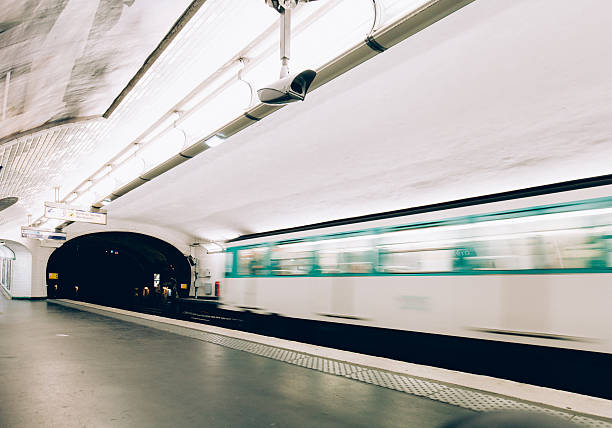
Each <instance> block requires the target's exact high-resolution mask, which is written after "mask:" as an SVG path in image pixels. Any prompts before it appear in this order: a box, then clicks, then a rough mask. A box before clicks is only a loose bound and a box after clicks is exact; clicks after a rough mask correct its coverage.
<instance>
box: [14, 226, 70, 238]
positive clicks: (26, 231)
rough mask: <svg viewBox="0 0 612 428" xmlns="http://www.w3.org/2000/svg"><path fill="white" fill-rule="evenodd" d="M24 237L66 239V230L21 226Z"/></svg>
mask: <svg viewBox="0 0 612 428" xmlns="http://www.w3.org/2000/svg"><path fill="white" fill-rule="evenodd" d="M21 237H22V238H33V239H53V240H56V241H65V240H66V232H56V231H55V230H49V229H37V228H35V227H25V226H22V227H21Z"/></svg>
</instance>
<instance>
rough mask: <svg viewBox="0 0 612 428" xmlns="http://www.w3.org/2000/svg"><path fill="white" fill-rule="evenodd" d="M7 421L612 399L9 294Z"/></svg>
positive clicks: (340, 422) (458, 413)
mask: <svg viewBox="0 0 612 428" xmlns="http://www.w3.org/2000/svg"><path fill="white" fill-rule="evenodd" d="M0 376H1V377H0V379H1V383H0V384H1V385H2V387H1V388H0V427H35V426H44V427H55V426H57V427H73V426H74V427H76V426H78V427H83V426H86V427H90V426H91V427H106V426H109V427H111V426H112V427H117V426H119V427H121V426H129V427H134V426H151V427H153V426H163V427H173V426H181V427H191V426H194V427H195V426H197V427H201V426H209V427H217V426H224V427H242V426H257V427H264V426H265V427H275V426H279V427H280V426H352V427H359V426H364V427H365V426H368V427H371V426H380V427H397V426H403V427H442V426H444V425H445V424H446V423H448V422H449V421H452V420H455V419H457V418H460V417H462V416H467V415H470V414H473V413H474V412H482V411H489V410H498V409H516V410H524V411H530V412H536V413H545V414H548V415H553V416H556V417H558V418H561V419H563V420H566V421H568V420H569V421H572V422H575V423H576V424H577V425H578V426H586V427H612V406H610V404H611V402H610V401H608V400H603V399H598V398H593V397H586V396H581V395H578V394H572V393H566V392H562V391H555V390H550V389H547V388H540V387H533V386H530V385H523V384H517V383H515V382H510V381H504V380H499V379H492V378H487V377H483V376H476V375H468V374H463V373H458V372H451V371H448V370H443V369H435V368H432V367H425V366H417V365H414V364H409V363H404V362H398V361H393V360H388V359H384V358H379V357H371V356H366V355H361V354H355V353H351V352H346V351H339V350H334V349H329V348H323V347H318V346H313V345H307V344H302V343H297V342H291V341H287V340H283V339H276V338H270V337H265V336H260V335H256V334H252V333H246V332H239V331H233V330H228V329H223V328H219V327H213V326H208V325H202V324H197V323H192V322H187V321H180V320H174V319H168V318H164V317H159V316H154V315H147V314H141V313H136V312H129V311H124V310H120V309H114V308H106V307H102V306H98V305H93V304H88V303H83V302H75V301H68V300H48V301H14V300H12V301H9V300H6V299H4V298H2V297H0Z"/></svg>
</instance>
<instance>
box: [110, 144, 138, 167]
mask: <svg viewBox="0 0 612 428" xmlns="http://www.w3.org/2000/svg"><path fill="white" fill-rule="evenodd" d="M140 147H141V145H140V144H130V145H129V146H128V148H127V149H126V150H125V151H124V152H123V153H122V154H121V156H119V157H118V158H117V159H115V160H114V161H113V164H115V165H120V164H122V163H123V162H125V161H126V160H128V159H129V158H130V156H132V155H133V154H134V153H136V152H137V151H138V149H140Z"/></svg>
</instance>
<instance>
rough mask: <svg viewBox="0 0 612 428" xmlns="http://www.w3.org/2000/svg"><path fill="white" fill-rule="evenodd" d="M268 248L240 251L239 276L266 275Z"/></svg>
mask: <svg viewBox="0 0 612 428" xmlns="http://www.w3.org/2000/svg"><path fill="white" fill-rule="evenodd" d="M267 252H268V249H267V247H256V248H248V249H244V250H238V274H239V275H264V274H265V273H266V255H267Z"/></svg>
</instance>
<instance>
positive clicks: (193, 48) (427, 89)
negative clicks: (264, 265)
mask: <svg viewBox="0 0 612 428" xmlns="http://www.w3.org/2000/svg"><path fill="white" fill-rule="evenodd" d="M388 1H389V2H390V4H392V5H401V6H402V7H405V6H406V5H407V4H408V3H410V4H414V5H418V4H421V3H423V1H420V2H419V1H417V0H411V1H410V2H409V1H407V0H406V1H404V0H398V1H395V0H388ZM432 2H435V1H434V0H432V1H430V2H429V3H432ZM194 3H198V2H197V1H196V2H193V3H191V2H188V1H185V0H181V1H172V2H166V1H163V0H146V1H144V0H135V1H127V0H124V1H119V0H99V1H89V0H61V1H60V0H38V1H36V0H30V1H26V0H20V1H9V0H0V10H3V9H2V8H4V10H7V11H8V13H4V14H3V15H2V16H0V19H1V20H2V21H3V22H1V23H0V49H1V50H0V99H2V100H5V99H6V101H7V102H6V108H5V109H3V110H2V111H1V113H2V114H4V115H5V117H4V119H3V120H1V121H0V137H1V138H2V139H1V140H0V162H1V165H3V166H4V168H3V169H2V170H1V171H0V197H5V196H18V197H20V199H21V201H20V203H18V204H17V205H15V206H13V207H10V208H8V209H6V210H5V211H3V212H2V213H0V231H5V230H9V229H8V228H11V229H10V230H13V229H15V228H16V227H17V225H19V224H21V225H23V224H24V223H25V216H26V214H27V213H32V214H34V215H35V216H36V215H37V214H40V211H41V210H42V202H43V201H44V200H49V199H52V197H53V186H55V185H61V186H62V191H61V193H62V195H66V194H68V193H69V192H71V191H72V190H73V189H74V188H75V187H76V186H78V185H79V183H82V182H83V180H86V179H87V178H88V177H90V176H91V175H92V174H94V173H95V172H96V170H98V169H99V168H100V167H102V166H103V165H105V163H108V162H109V160H110V159H112V158H113V156H115V155H116V154H117V153H119V152H120V151H121V150H123V149H124V148H125V147H126V146H128V145H130V144H131V143H134V141H136V142H138V141H139V139H141V137H142V136H143V135H145V134H146V132H148V131H147V130H150V129H151V128H152V127H153V128H154V127H155V126H156V124H158V123H160V122H161V121H166V122H167V119H168V116H167V114H168V112H172V109H173V108H174V107H173V106H179V107H180V106H182V104H181V103H184V102H185V100H189V99H190V96H191V95H190V94H191V93H192V91H193V89H194V88H196V87H199V85H201V84H202V82H203V81H206V79H207V78H208V77H207V76H209V75H215V73H216V71H215V70H221V69H225V68H224V67H226V66H227V64H231V63H232V61H234V62H235V60H236V58H239V57H241V55H243V53H244V52H245V49H246V48H245V46H247V47H248V46H249V43H250V42H252V41H255V40H258V41H265V43H262V46H260V47H259V48H258V49H259V50H257V49H255V50H256V51H257V52H259V53H258V55H260V54H261V52H264V51H265V52H267V53H266V55H267V56H269V57H270V61H271V62H270V64H272V66H273V68H274V74H275V75H276V73H277V67H278V39H277V38H274V37H271V36H270V34H273V35H276V34H277V33H276V28H277V27H276V25H277V24H276V19H277V16H278V15H277V14H276V12H274V11H273V10H272V9H271V8H268V7H266V6H265V4H264V1H263V0H261V1H260V0H256V1H251V0H244V1H242V0H241V1H236V2H227V1H225V0H202V1H200V2H199V3H200V6H202V5H204V6H203V7H201V8H200V9H199V10H198V11H196V12H194V14H193V16H194V18H193V19H191V20H190V21H189V24H188V25H186V26H185V27H184V28H182V29H181V31H179V32H178V34H179V36H178V37H177V38H176V40H175V41H174V42H173V44H171V45H169V47H168V49H167V50H166V51H164V54H163V55H161V56H159V58H158V59H157V60H155V61H153V62H152V65H151V64H150V65H151V67H150V68H149V69H148V71H147V74H144V75H142V76H140V77H141V78H140V79H139V80H138V81H137V82H136V83H135V84H133V85H132V86H133V89H134V90H132V91H131V92H129V93H128V94H127V95H126V96H124V97H123V98H121V97H122V96H123V95H125V93H124V92H122V91H123V89H124V88H126V86H128V87H129V86H130V80H131V79H132V78H133V77H134V76H137V75H138V73H139V70H141V66H142V65H143V63H145V61H146V60H147V58H149V56H150V55H151V54H152V53H153V52H155V50H156V48H157V47H158V46H159V45H160V43H163V40H164V38H165V37H166V36H167V35H168V32H169V31H170V29H171V28H173V25H174V24H175V22H177V19H179V18H180V17H181V15H182V14H183V13H185V11H186V10H187V8H188V6H189V5H190V4H191V5H193V4H194ZM372 3H373V2H372V1H371V0H360V1H359V2H358V1H357V0H345V1H338V2H332V1H331V0H330V1H326V0H321V1H317V2H313V3H308V4H307V5H306V6H305V10H308V11H309V12H308V14H306V15H303V16H302V17H301V18H300V16H299V15H297V17H298V18H297V19H296V21H295V22H294V24H295V26H296V28H298V29H299V28H300V25H302V24H303V23H304V22H307V21H309V20H310V23H311V24H312V25H314V24H319V23H321V22H323V17H324V16H327V15H331V14H332V12H333V7H332V6H334V5H336V4H345V5H348V6H347V9H341V8H339V9H338V11H340V12H338V13H337V14H336V16H335V18H334V19H333V20H331V24H329V23H327V24H326V25H327V27H326V28H333V27H334V26H337V27H341V25H340V24H341V23H342V22H345V21H350V20H349V19H345V20H344V21H342V18H347V16H348V15H347V13H349V12H350V11H351V10H352V9H357V6H356V5H357V4H359V5H361V6H363V7H364V8H370V7H371V5H372ZM378 3H380V2H378ZM361 6H360V7H361ZM393 7H395V6H393ZM415 7H416V6H415ZM326 8H328V9H326ZM364 10H365V9H364ZM368 10H369V9H368ZM364 16H366V15H364ZM610 17H612V3H610V2H609V1H608V0H581V1H576V0H515V1H512V2H508V1H506V0H487V1H484V0H476V1H475V2H473V3H471V4H469V5H468V6H466V7H465V8H463V9H461V10H459V11H458V12H455V13H453V14H452V15H450V16H448V17H447V18H445V19H443V20H442V21H440V22H438V23H436V24H434V25H432V26H431V27H429V28H427V29H425V30H423V31H421V32H419V33H417V34H416V35H414V36H412V37H410V38H409V39H408V40H406V41H404V42H401V43H400V44H399V45H397V46H395V47H393V48H391V49H390V50H388V51H386V52H384V53H382V54H380V55H378V56H376V57H374V58H373V59H371V60H369V61H367V62H365V63H364V64H362V65H360V66H358V67H357V68H355V69H353V70H351V71H349V72H348V73H346V74H344V75H342V76H340V77H339V78H337V79H335V80H333V81H331V82H330V83H327V84H326V85H324V86H322V87H320V88H318V89H316V90H315V91H314V92H312V94H309V96H308V98H307V99H306V101H305V102H304V103H300V104H295V105H291V106H288V107H285V108H284V109H282V110H280V111H279V112H277V113H274V114H272V115H270V116H268V117H265V118H264V119H263V120H261V121H260V122H257V123H256V124H255V125H253V126H250V127H248V128H247V129H245V130H243V131H241V132H239V133H237V134H236V135H234V136H232V137H230V138H229V139H228V140H227V142H225V143H224V144H222V145H221V146H219V147H214V148H212V149H211V150H207V151H206V152H204V153H203V154H202V155H199V156H197V157H196V158H194V159H191V160H188V161H186V162H185V163H183V164H182V165H179V166H178V167H176V168H174V169H172V170H171V171H168V172H166V173H164V174H162V175H161V176H160V177H157V178H155V179H154V180H152V181H151V182H148V183H147V184H145V185H143V186H141V187H139V188H138V189H136V190H134V191H131V192H129V193H127V194H125V195H124V196H121V197H120V198H119V199H117V200H116V201H113V202H112V203H111V204H110V205H108V207H107V208H108V210H109V216H112V217H113V218H117V219H121V220H125V221H127V222H143V223H151V224H157V225H160V226H162V227H167V228H170V229H176V230H180V231H181V232H183V233H185V234H189V235H193V236H194V237H202V238H207V239H223V238H227V237H231V236H234V235H236V234H240V233H251V232H260V231H264V230H269V229H276V228H280V227H289V226H299V225H303V224H306V223H313V222H317V221H324V220H332V219H336V218H341V217H350V216H354V215H360V214H368V213H373V212H380V211H385V210H392V209H398V208H406V207H409V206H414V205H418V204H425V203H432V202H440V201H444V200H449V199H456V198H460V197H467V196H475V195H481V194H485V193H492V192H496V191H504V190H512V189H516V188H521V187H528V186H530V185H538V184H547V183H552V182H557V181H563V180H568V179H573V178H582V177H589V176H594V175H601V174H608V173H610V172H612V169H611V168H610V166H609V162H607V159H610V157H612V141H610V135H612V129H611V128H610V124H611V123H612V120H609V119H610V117H611V116H612V111H611V110H610V108H611V107H610V106H611V105H612V104H610V103H609V99H610V96H611V95H612V86H611V83H610V82H611V80H610V79H609V76H610V75H611V74H612V60H611V59H610V56H609V55H606V52H607V44H608V42H607V41H608V40H609V39H610V38H611V37H612V30H611V29H612V20H611V18H610ZM359 19H361V21H359ZM359 19H357V20H356V21H355V22H356V24H355V26H354V28H352V30H354V31H355V34H356V36H355V37H356V38H350V37H348V35H347V34H349V31H348V30H345V29H344V28H343V29H341V30H337V33H333V32H332V33H330V34H332V36H329V35H328V33H325V32H323V30H322V28H323V27H322V26H321V25H319V26H318V27H317V26H316V25H314V28H315V30H316V31H313V32H312V33H309V34H307V36H308V37H304V38H303V40H302V42H300V40H299V38H298V39H296V44H295V46H296V52H299V55H297V54H296V61H297V63H298V64H297V65H296V67H295V70H299V69H301V68H306V67H311V66H312V67H313V68H316V67H317V66H319V65H321V64H323V63H325V61H327V60H329V59H330V58H333V55H337V54H338V52H342V50H341V49H348V48H350V46H352V45H351V43H355V40H363V36H364V35H366V34H367V33H368V30H369V29H370V28H371V27H373V24H372V22H370V18H367V19H366V18H363V19H362V18H359ZM357 21H359V22H357ZM362 21H363V22H362ZM74 22H78V23H81V24H82V25H76V26H75V25H73V24H74ZM249 22H256V23H257V26H252V27H250V26H249V25H248V23H249ZM335 24H337V25H335ZM352 30H351V31H352ZM224 31H226V32H225V33H223V32H224ZM325 31H328V30H325ZM232 34H233V35H234V36H235V37H233V38H232V37H231V35H232ZM321 34H322V35H323V36H324V37H323V36H322V35H321ZM26 35H27V36H26ZM317 35H318V36H319V38H318V39H317V38H316V36H317ZM351 37H352V36H351ZM326 38H327V39H326ZM325 40H327V43H325ZM204 43H210V44H211V46H216V47H217V48H218V49H216V50H215V51H214V52H213V50H211V49H204V48H203V47H202V46H204ZM16 45H19V46H20V47H19V48H17V47H16ZM329 46H333V47H334V49H337V50H336V51H332V50H330V48H329ZM313 47H314V48H313ZM308 48H310V50H311V51H312V52H314V53H309V52H308ZM249 49H250V48H249ZM326 49H327V51H326ZM338 49H339V50H338ZM324 51H325V55H327V56H325V55H323V54H322V52H324ZM219 52H222V53H223V55H219ZM334 52H336V53H334ZM317 54H318V56H317ZM261 55H262V56H263V54H261ZM329 55H332V56H329ZM300 61H301V62H300ZM317 61H318V62H317ZM264 62H265V61H264ZM253 63H255V61H253ZM313 64H314V65H313ZM228 70H229V68H228ZM231 70H233V71H232V73H234V75H235V73H236V69H235V68H232V69H231ZM264 71H265V73H261V75H262V76H270V71H269V69H266V70H264ZM271 77H272V78H274V77H275V76H271ZM7 81H8V84H6V82H7ZM5 89H7V90H8V97H3V94H5V93H6V90H5ZM204 92H206V91H204ZM212 92H214V91H212ZM122 94H123V95H122ZM117 97H120V101H121V102H120V103H114V100H115V99H117ZM0 107H1V106H0ZM245 107H248V106H240V105H239V106H238V108H237V110H235V111H234V110H232V112H233V113H232V112H230V113H232V114H237V115H242V114H243V113H244V111H245ZM109 108H111V109H112V111H113V113H112V114H111V115H107V117H102V116H103V114H104V113H105V112H106V111H107V110H108V109H109ZM177 110H180V108H177ZM210 115H211V114H209V116H210ZM228 117H229V116H228ZM205 119H207V118H206V117H201V118H199V119H198V121H196V122H197V123H196V125H200V124H202V126H204V125H203V124H204V122H205V121H206V120H205ZM181 120H182V119H181ZM175 124H176V121H175ZM196 129H197V126H196ZM200 137H201V135H200V136H198V135H191V134H189V133H188V132H185V141H186V142H188V143H191V142H193V141H197V139H198V138H200ZM174 153H176V151H175V152H174ZM111 184H112V183H111ZM110 190H113V189H112V188H110ZM78 193H80V192H78ZM71 227H73V226H70V227H69V228H68V229H67V230H68V231H70V228H71ZM15 230H16V229H15Z"/></svg>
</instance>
